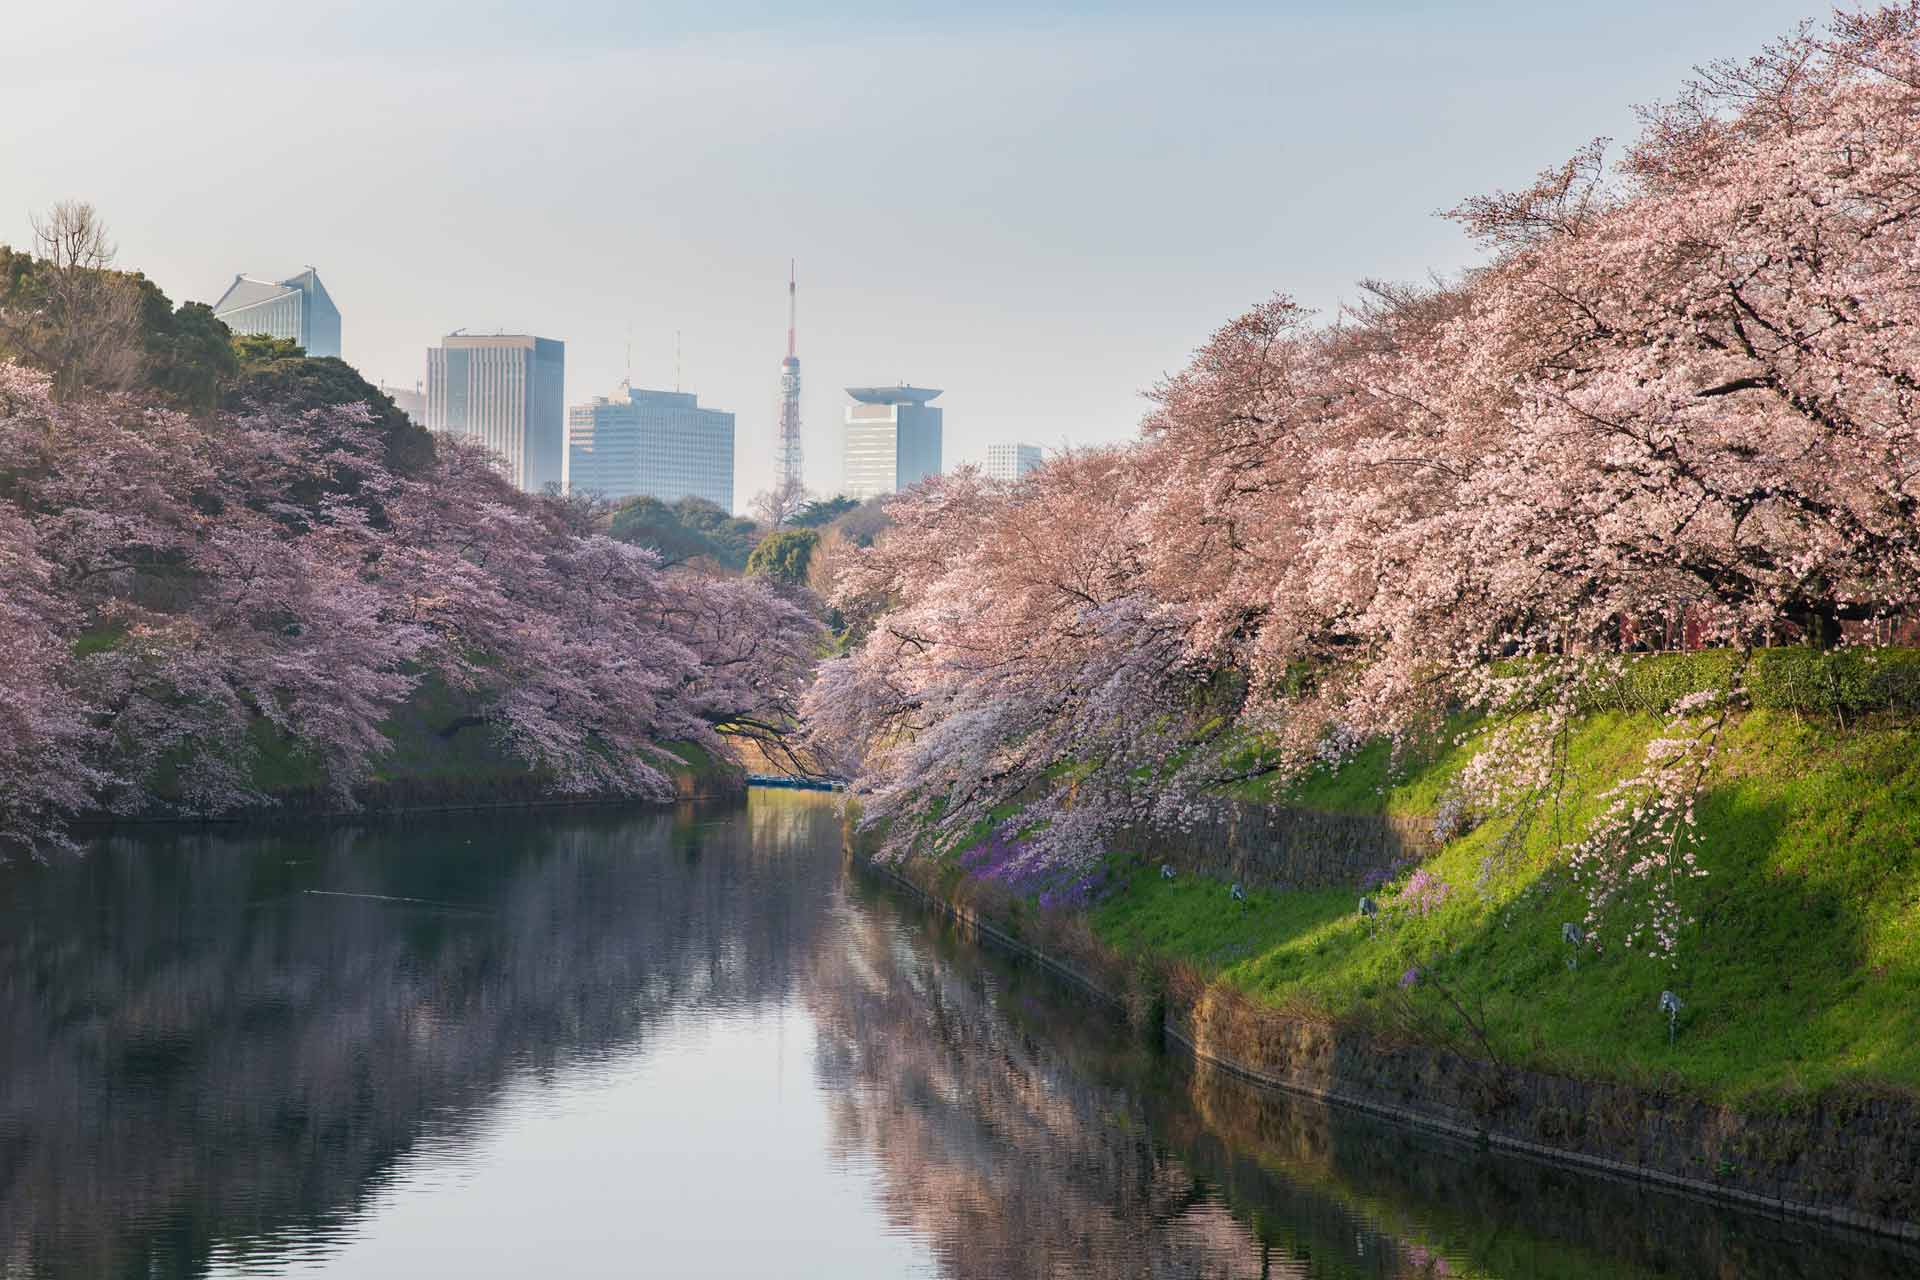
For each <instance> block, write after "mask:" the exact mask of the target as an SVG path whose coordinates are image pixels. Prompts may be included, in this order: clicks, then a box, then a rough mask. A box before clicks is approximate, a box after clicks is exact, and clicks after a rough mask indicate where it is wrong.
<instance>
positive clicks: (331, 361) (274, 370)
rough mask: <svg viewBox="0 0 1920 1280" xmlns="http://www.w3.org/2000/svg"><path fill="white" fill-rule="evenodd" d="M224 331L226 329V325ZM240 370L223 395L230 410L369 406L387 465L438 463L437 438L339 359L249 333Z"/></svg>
mask: <svg viewBox="0 0 1920 1280" xmlns="http://www.w3.org/2000/svg"><path fill="white" fill-rule="evenodd" d="M223 327H224V326H223ZM233 352H234V355H235V357H236V359H237V361H238V364H239V372H238V374H237V375H236V376H235V377H234V378H233V380H232V381H231V382H230V383H229V384H228V385H227V388H226V392H225V394H224V396H223V397H222V402H223V405H224V407H225V408H227V409H231V410H234V411H237V412H239V411H245V410H247V409H249V408H253V407H259V406H272V407H274V408H276V409H291V410H294V411H296V412H298V411H300V410H304V409H321V408H329V407H332V406H335V405H348V404H364V405H366V406H367V408H368V409H370V410H372V412H373V418H374V423H375V425H376V426H377V428H378V429H379V431H380V434H381V436H382V437H383V438H384V439H385V441H386V451H387V456H386V464H387V466H388V467H390V468H391V469H392V470H393V471H395V472H396V473H398V474H401V475H414V474H417V473H419V472H420V471H421V470H422V469H424V468H425V467H426V466H427V465H428V464H430V463H431V462H432V461H433V437H432V436H431V435H429V434H428V433H427V430H426V428H424V427H421V426H418V425H416V424H415V423H414V422H413V420H412V419H411V418H409V417H407V415H406V414H404V413H402V412H401V411H400V409H399V407H398V406H397V405H395V404H394V403H393V400H392V399H391V398H390V397H388V396H387V394H386V393H385V392H383V391H381V390H380V389H379V388H378V387H375V386H374V385H373V384H372V383H370V382H368V381H367V380H366V379H365V378H363V377H361V376H360V375H359V373H358V372H356V371H355V370H354V368H353V366H352V365H350V364H348V363H347V362H346V361H344V360H341V359H339V358H338V357H336V356H309V355H306V354H305V353H304V352H302V351H301V349H300V348H299V347H298V346H296V345H295V344H294V343H292V342H289V341H287V340H286V339H284V338H268V337H264V336H262V335H259V334H245V335H242V336H240V337H237V338H235V339H234V340H233Z"/></svg>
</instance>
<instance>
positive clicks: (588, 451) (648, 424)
mask: <svg viewBox="0 0 1920 1280" xmlns="http://www.w3.org/2000/svg"><path fill="white" fill-rule="evenodd" d="M567 490H568V492H570V493H592V494H598V495H599V496H600V497H603V498H635V497H648V498H659V499H660V500H661V501H663V502H675V501H678V500H679V499H681V498H685V497H695V498H705V499H706V500H707V501H708V502H711V503H713V504H714V505H716V506H718V507H719V508H720V509H721V510H723V511H731V510H733V415H732V414H730V413H727V412H725V411H723V410H720V409H703V408H701V407H700V402H699V399H698V397H696V396H695V395H694V394H693V393H692V392H680V391H643V390H641V389H639V388H638V387H629V388H627V389H626V397H625V398H624V399H610V398H608V397H606V396H595V397H594V399H593V403H591V404H577V405H574V406H573V407H572V408H571V409H569V410H567Z"/></svg>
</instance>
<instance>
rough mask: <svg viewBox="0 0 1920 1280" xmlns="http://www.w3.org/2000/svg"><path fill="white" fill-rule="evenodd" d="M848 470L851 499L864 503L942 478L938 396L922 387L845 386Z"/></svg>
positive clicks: (936, 392)
mask: <svg viewBox="0 0 1920 1280" xmlns="http://www.w3.org/2000/svg"><path fill="white" fill-rule="evenodd" d="M847 394H848V395H849V396H851V397H853V403H852V404H850V405H848V406H847V437H846V467H847V487H846V492H847V496H848V497H849V498H858V499H860V500H861V501H863V502H864V501H865V500H866V499H868V498H874V497H878V496H879V495H880V494H883V493H894V492H897V491H899V490H901V489H905V488H907V487H908V486H910V485H912V484H915V483H917V482H918V481H920V480H924V479H925V478H926V477H928V476H936V475H939V474H940V418H941V415H940V410H938V409H936V408H934V407H933V406H932V405H930V404H928V403H927V401H929V400H931V399H933V398H934V397H935V396H937V395H939V394H940V393H939V392H938V391H932V390H928V389H926V388H924V387H909V386H907V385H906V384H905V383H902V384H901V385H899V386H897V387H848V388H847Z"/></svg>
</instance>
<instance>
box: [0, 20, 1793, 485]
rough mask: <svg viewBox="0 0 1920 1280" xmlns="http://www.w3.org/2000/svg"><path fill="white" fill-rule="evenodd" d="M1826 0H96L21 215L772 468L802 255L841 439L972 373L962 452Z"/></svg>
mask: <svg viewBox="0 0 1920 1280" xmlns="http://www.w3.org/2000/svg"><path fill="white" fill-rule="evenodd" d="M1825 12H1826V10H1825V9H1824V8H1822V7H1819V6H1814V5H1809V4H1807V3H1805V2H1804V0H1803V2H1800V3H1782V2H1780V0H1698V2H1697V3H1656V2H1654V0H1621V2H1619V3H1613V4H1605V5H1591V6H1562V5H1552V4H1521V3H1487V4H1442V3H1429V4H1416V3H1405V2H1398V3H1381V4H1350V5H1338V4H1325V3H1273V4H1266V5H1236V4H1205V3H1201V4H1188V5H1181V6H1178V7H1177V8H1176V7H1175V6H1170V5H1149V4H1133V3H1121V4H1046V3H1040V4H1007V3H995V2H987V3H973V4H968V5H953V4H942V5H931V4H891V5H888V4H877V3H852V4H848V3H843V4H834V5H800V4H774V3H751V4H739V3H725V2H724V0H716V2H715V3H695V2H692V0H677V2H675V3H665V4H621V3H614V2H613V0H589V2H587V3H577V2H575V3H568V2H567V0H548V2H546V3H537V4H536V3H524V2H521V0H494V2H492V3H488V2H486V0H387V2H385V3H362V2H358V0H354V2H348V3H342V2H339V0H315V2H309V3H302V4H297V5H280V4H275V3H269V2H268V0H184V2H183V3H178V4H174V5H169V6H161V5H157V4H153V3H151V2H150V0H78V2H77V3H70V4H66V5H60V6H55V5H42V6H34V7H31V8H29V9H27V10H25V11H22V12H9V13H8V15H7V17H6V19H5V22H4V38H3V39H0V119H4V120H5V121H6V122H7V124H6V127H5V128H4V129H0V240H7V241H11V242H14V243H19V242H21V241H23V240H24V239H25V236H26V224H27V215H28V213H29V211H31V210H34V209H37V208H41V207H44V206H45V205H47V204H48V203H50V202H52V201H54V200H57V199H66V198H79V199H87V200H91V201H93V202H94V203H95V204H96V205H98V206H100V208H101V209H102V211H103V212H104V213H105V214H106V216H107V218H108V219H109V221H110V222H111V224H112V225H113V227H114V229H115V231H116V233H117V235H118V239H119V242H120V246H121V260H122V262H123V263H124V264H126V265H130V266H138V267H141V268H143V269H145V270H146V271H147V272H148V273H149V274H150V275H152V276H153V277H154V278H155V279H156V280H157V281H158V282H159V283H160V284H161V285H162V287H164V288H165V289H167V291H168V292H169V293H170V294H172V295H173V296H174V297H175V299H176V300H179V299H185V298H194V299H201V300H208V301H210V300H211V299H212V298H213V297H215V296H216V295H217V294H218V293H219V292H220V290H221V289H222V288H223V287H224V286H225V284H226V282H227V281H228V280H230V279H231V277H232V275H233V273H234V272H236V271H247V272H253V273H281V274H287V273H291V272H293V271H295V270H297V269H298V268H299V267H300V266H302V265H303V264H306V263H312V264H314V265H315V266H317V267H318V268H319V270H320V273H321V275H322V277H323V279H325V280H326V282H327V285H328V288H329V289H330V291H331V292H332V293H333V296H334V298H335V300H336V301H337V302H338V303H339V305H340V309H341V312H342V313H343V317H344V319H343V343H344V346H345V348H346V356H347V358H348V359H349V360H350V361H352V362H353V363H354V364H355V365H357V366H358V367H359V368H360V369H361V371H362V372H364V373H365V374H367V375H368V376H369V377H371V378H374V379H376V380H385V381H390V382H403V383H406V384H408V385H411V384H412V383H413V382H414V381H415V380H416V379H418V378H419V377H421V375H422V368H423V365H424V350H425V348H426V347H427V346H428V345H429V344H430V343H431V342H433V341H434V340H435V338H436V337H437V336H438V335H439V334H442V333H444V332H446V331H447V330H449V329H453V328H456V327H463V326H464V327H467V328H473V329H491V328H504V329H508V330H513V331H532V332H537V333H540V334H542V335H545V336H548V337H554V338H559V339H561V340H563V341H565V342H566V344H567V383H568V388H567V390H568V399H569V402H573V401H577V400H583V399H586V398H587V397H589V396H592V395H595V394H607V393H610V392H611V391H612V389H613V388H614V387H615V385H616V384H617V383H618V382H619V380H620V377H621V375H622V371H623V362H624V355H623V352H624V349H625V346H626V343H627V334H628V330H629V327H631V330H632V335H633V339H632V341H633V351H634V355H633V365H634V380H635V382H636V383H637V384H640V385H649V386H671V385H672V381H673V365H674V356H673V351H674V333H675V331H676V330H679V331H681V332H682V333H683V335H684V336H683V346H684V351H685V357H684V365H685V386H686V388H687V389H688V390H694V391H697V392H698V393H699V394H700V397H701V400H702V402H703V403H707V404H712V405H714V406H716V407H719V408H724V409H731V410H733V411H734V412H735V413H736V414H737V415H738V421H739V434H738V447H737V456H738V463H737V471H736V481H735V491H736V496H737V502H738V504H739V505H741V506H743V507H744V506H745V504H746V502H747V500H748V499H749V498H750V497H751V495H752V494H753V492H754V491H755V490H756V489H758V488H761V487H763V486H764V485H765V484H766V483H767V482H768V480H769V479H770V478H771V474H772V467H771V432H772V419H773V410H774V406H775V397H776V394H777V385H776V383H777V376H778V364H779V360H780V357H781V355H782V354H783V344H784V340H785V325H786V316H785V297H784V292H785V279H786V263H787V259H788V258H789V257H797V258H798V259H799V260H800V281H801V296H800V310H801V314H800V348H801V350H800V354H801V358H802V363H803V369H804V372H805V375H806V379H807V384H808V386H807V393H806V399H805V404H804V411H805V417H806V427H807V439H806V446H807V455H808V460H807V473H808V480H809V482H810V483H811V484H812V485H813V486H814V487H815V488H817V489H819V490H821V491H824V492H832V491H834V490H835V489H837V488H838V487H839V482H840V451H839V423H840V420H841V405H842V403H843V401H844V397H843V396H842V395H841V392H840V389H841V388H842V387H844V386H848V385H859V384H868V383H877V382H891V381H900V380H904V381H911V382H915V383H918V384H920V385H930V386H936V387H943V388H945V389H946V395H945V396H943V397H942V398H941V400H940V401H939V402H938V403H940V404H942V405H943V406H944V407H945V408H946V410H947V415H948V423H947V448H946V454H947V461H948V464H949V465H950V466H951V465H953V464H955V463H957V462H964V461H971V460H978V459H979V458H980V457H981V456H982V455H983V453H984V450H985V446H986V445H987V444H988V443H989V442H993V441H1010V440H1022V441H1028V442H1032V443H1037V444H1042V445H1047V446H1055V445H1058V444H1060V443H1061V442H1062V441H1072V442H1073V443H1076V444H1084V443H1093V442H1096V441H1104V440H1115V439H1123V438H1125V437H1127V436H1129V435H1131V434H1132V433H1133V431H1134V429H1135V426H1136V424H1137V423H1138V421H1139V417H1140V414H1141V412H1142V408H1143V404H1142V401H1141V400H1140V395H1139V393H1140V392H1141V391H1142V390H1144V389H1145V388H1147V387H1148V386H1150V385H1151V384H1152V383H1153V382H1154V381H1155V380H1156V379H1157V378H1158V377H1159V376H1161V374H1163V373H1164V372H1167V371H1170V370H1173V369H1175V368H1177V367H1178V366H1179V365H1180V364H1181V363H1182V362H1183V360H1184V358H1185V356H1186V354H1187V353H1188V352H1189V351H1190V350H1191V349H1192V348H1193V347H1194V345H1195V344H1197V343H1198V342H1200V341H1201V340H1202V339H1204V338H1205V336H1206V334H1207V333H1208V331H1209V330H1211V329H1212V328H1213V327H1215V326H1216V325H1218V324H1219V323H1221V322H1223V321H1224V320H1226V319H1228V318H1229V317H1231V316H1232V315H1234V314H1235V313H1236V312H1238V311H1239V310H1241V309H1243V308H1244V307H1246V306H1247V305H1248V304H1251V303H1253V302H1255V301H1257V300H1259V299H1260V298H1262V297H1264V296H1266V295H1267V294H1269V293H1271V292H1274V291H1276V290H1284V291H1287V292H1290V293H1292V294H1293V295H1295V296H1296V297H1297V298H1299V299H1301V300H1302V301H1304V302H1306V303H1308V304H1310V305H1313V306H1316V307H1320V308H1324V309H1328V310H1331V309H1332V308H1334V307H1336V306H1337V305H1338V303H1339V301H1340V300H1341V299H1342V298H1347V297H1351V296H1352V294H1353V287H1352V286H1353V282H1354V281H1355V280H1358V279H1360V278H1362V277H1367V276H1379V277H1387V278H1394V279H1413V278H1418V277H1420V276H1423V275H1424V274H1425V273H1426V272H1427V270H1428V269H1429V268H1436V269H1440V270H1454V269H1458V268H1459V267H1461V266H1463V265H1466V264H1467V263H1469V262H1471V261H1472V260H1473V256H1474V255H1473V250H1472V247H1471V246H1470V245H1469V244H1468V243H1467V242H1466V240H1465V239H1464V238H1463V237H1462V236H1461V235H1460V234H1459V232H1458V231H1456V230H1455V229H1454V228H1453V227H1452V225H1451V224H1449V223H1446V222H1444V221H1442V220H1440V219H1438V218H1436V217H1435V216H1434V213H1435V211H1436V210H1439V209H1442V208H1445V207H1448V206H1451V205H1453V204H1454V203H1456V202H1457V201H1458V200H1459V199H1460V198H1462V197H1464V196H1467V195H1471V194H1475V193H1478V192H1482V191H1486V190H1489V189H1491V188H1494V187H1498V186H1513V185H1516V184H1518V183H1522V182H1524V181H1526V180H1527V179H1528V178H1529V177H1530V176H1531V175H1532V174H1533V173H1534V172H1535V171H1537V170H1539V169H1541V168H1544V167H1546V166H1547V165H1549V164H1553V163H1555V162H1557V161H1558V160H1560V159H1563V158H1564V157H1565V156H1566V155H1567V154H1568V153H1569V152H1571V151H1572V150H1573V149H1574V148H1576V147H1578V146H1579V145H1581V144H1582V143H1583V142H1585V141H1586V140H1588V139H1589V138H1591V137H1593V136H1595V135H1600V134H1605V135H1610V136H1613V137H1616V138H1625V137H1628V136H1631V134H1632V132H1633V127H1634V125H1633V115H1632V111H1631V107H1632V105H1633V104H1634V103H1637V102H1646V101H1649V100H1652V99H1656V98H1660V97H1664V96H1668V95H1670V94H1671V93H1672V92H1673V91H1674V90H1675V89H1676V88H1677V87H1678V86H1679V84H1680V82H1681V80H1682V79H1683V78H1684V77H1685V75H1686V73H1687V70H1688V68H1689V67H1690V66H1692V65H1693V64H1696V63H1699V62H1702V61H1705V60H1708V59H1712V58H1717V57H1722V56H1731V55H1745V54H1748V53H1751V52H1753V51H1754V50H1755V49H1756V48H1758V46H1759V45H1760V44H1762V43H1764V42H1765V41H1766V40H1768V39H1770V38H1771V37H1773V36H1775V35H1778V34H1780V33H1782V32H1784V31H1785V30H1787V29H1788V28H1789V27H1791V26H1792V25H1793V24H1794V23H1795V22H1796V21H1798V20H1800V19H1802V18H1806V17H1817V16H1821V15H1823V14H1824V13H1825Z"/></svg>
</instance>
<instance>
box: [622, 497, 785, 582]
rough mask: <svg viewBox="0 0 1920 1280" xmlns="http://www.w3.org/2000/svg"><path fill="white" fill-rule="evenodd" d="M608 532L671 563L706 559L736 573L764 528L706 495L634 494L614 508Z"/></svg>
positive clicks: (741, 568) (744, 565) (745, 562)
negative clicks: (672, 498) (666, 498)
mask: <svg viewBox="0 0 1920 1280" xmlns="http://www.w3.org/2000/svg"><path fill="white" fill-rule="evenodd" d="M607 532H608V534H609V535H610V536H611V537H613V538H615V539H617V540H619V541H621V542H630V543H632V544H634V545H635V546H640V547H649V548H651V549H652V550H654V551H655V552H657V553H658V554H659V556H660V558H661V559H662V560H664V561H666V562H667V563H668V564H685V563H688V562H689V561H694V560H706V561H709V562H711V563H713V564H715V565H717V566H719V567H721V568H724V569H731V570H732V571H734V572H735V573H738V572H740V571H741V570H743V569H745V568H746V566H747V556H748V555H749V554H750V553H751V552H752V551H753V545H754V542H755V541H756V540H757V538H758V537H759V530H758V529H757V528H756V527H755V525H754V523H753V521H751V520H747V519H744V518H742V517H740V516H734V515H729V514H728V513H727V512H726V511H723V510H722V509H721V508H720V507H718V506H716V505H715V504H714V503H711V502H708V501H707V500H705V499H704V498H682V499H680V500H679V501H678V502H672V503H668V502H662V501H660V499H658V498H628V499H627V500H626V501H625V502H622V503H621V504H620V505H619V506H618V507H616V508H615V509H614V513H613V522H612V524H611V526H610V527H609V528H608V531H607Z"/></svg>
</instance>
